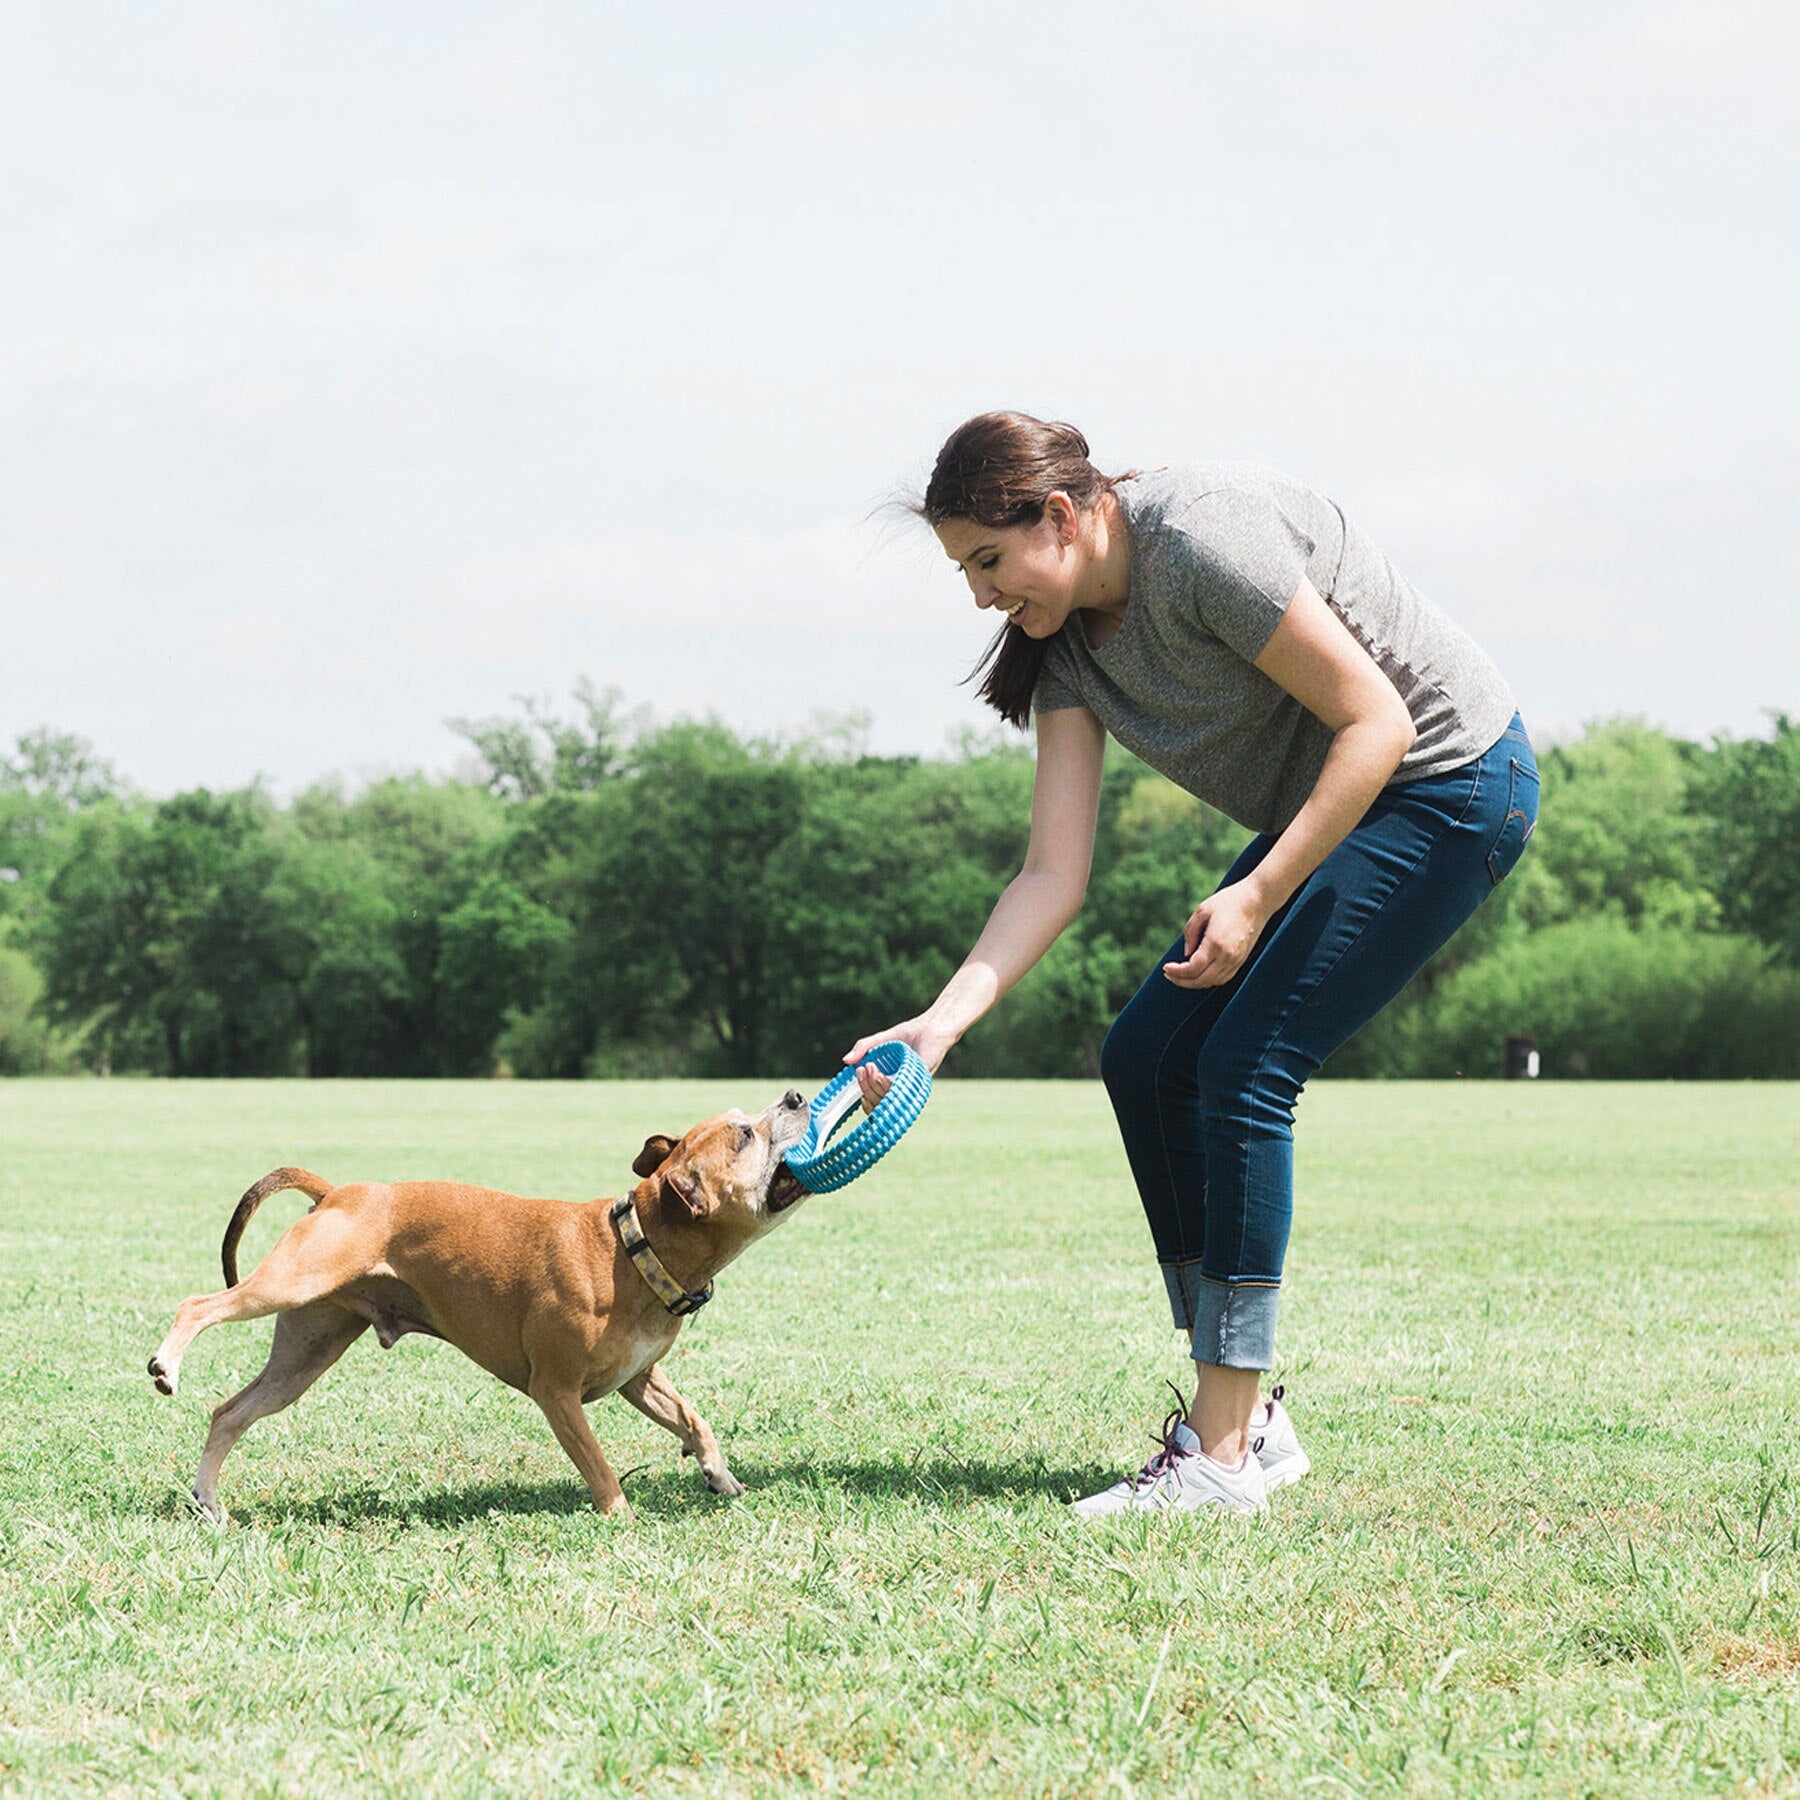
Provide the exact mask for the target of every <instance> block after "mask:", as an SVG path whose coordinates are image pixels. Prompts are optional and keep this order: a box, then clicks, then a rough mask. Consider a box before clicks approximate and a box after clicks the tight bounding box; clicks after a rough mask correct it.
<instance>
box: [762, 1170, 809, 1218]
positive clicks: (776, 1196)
mask: <svg viewBox="0 0 1800 1800" xmlns="http://www.w3.org/2000/svg"><path fill="white" fill-rule="evenodd" d="M805 1198H806V1189H805V1188H803V1187H802V1186H801V1185H800V1178H799V1176H797V1175H796V1174H795V1173H794V1171H793V1170H792V1169H790V1168H789V1167H788V1166H787V1164H786V1163H777V1164H776V1165H775V1179H774V1180H773V1181H771V1182H770V1183H769V1198H768V1202H767V1204H768V1209H769V1211H770V1212H772V1213H778V1212H786V1211H787V1209H788V1208H789V1207H790V1206H792V1205H793V1204H794V1202H795V1201H796V1200H804V1199H805Z"/></svg>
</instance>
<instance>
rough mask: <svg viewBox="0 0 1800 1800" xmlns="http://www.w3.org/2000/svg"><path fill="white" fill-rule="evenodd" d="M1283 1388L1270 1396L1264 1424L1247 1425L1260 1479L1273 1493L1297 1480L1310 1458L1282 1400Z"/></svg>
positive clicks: (1310, 1461) (1308, 1466) (1308, 1464)
mask: <svg viewBox="0 0 1800 1800" xmlns="http://www.w3.org/2000/svg"><path fill="white" fill-rule="evenodd" d="M1284 1391H1285V1390H1284V1389H1282V1388H1276V1390H1275V1391H1274V1392H1273V1393H1272V1394H1271V1395H1270V1396H1269V1417H1268V1421H1267V1423H1266V1424H1262V1425H1255V1424H1253V1425H1252V1426H1251V1427H1250V1438H1251V1442H1252V1443H1254V1444H1255V1446H1256V1460H1257V1461H1258V1462H1259V1463H1261V1464H1262V1472H1263V1483H1264V1485H1265V1486H1266V1487H1267V1489H1268V1491H1269V1492H1270V1493H1271V1494H1272V1493H1274V1491H1275V1490H1276V1489H1277V1488H1282V1487H1286V1486H1287V1485H1288V1483H1289V1482H1291V1481H1298V1480H1299V1479H1300V1477H1301V1476H1302V1475H1304V1474H1305V1473H1306V1471H1307V1470H1308V1469H1310V1468H1311V1467H1312V1458H1311V1457H1310V1456H1308V1455H1307V1454H1306V1452H1305V1451H1304V1450H1302V1449H1301V1448H1300V1437H1299V1434H1298V1433H1297V1432H1296V1431H1295V1430H1294V1421H1293V1419H1292V1417H1291V1416H1290V1415H1289V1413H1288V1409H1287V1408H1286V1407H1285V1406H1283V1405H1282V1404H1281V1396H1282V1394H1283V1392H1284Z"/></svg>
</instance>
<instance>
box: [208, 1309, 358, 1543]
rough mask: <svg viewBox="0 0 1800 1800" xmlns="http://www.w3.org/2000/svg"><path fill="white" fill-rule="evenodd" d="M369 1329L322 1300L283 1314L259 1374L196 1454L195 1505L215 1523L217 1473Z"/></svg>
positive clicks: (219, 1415) (222, 1410)
mask: <svg viewBox="0 0 1800 1800" xmlns="http://www.w3.org/2000/svg"><path fill="white" fill-rule="evenodd" d="M368 1329H369V1323H368V1321H367V1320H366V1319H359V1318H358V1317H357V1316H356V1314H355V1313H350V1312H346V1311H345V1310H344V1309H343V1308H342V1307H341V1306H334V1305H332V1304H331V1302H330V1301H327V1300H322V1301H319V1302H317V1303H316V1304H314V1305H312V1306H302V1307H298V1308H296V1309H295V1310H294V1311H293V1312H285V1313H283V1314H282V1315H281V1317H280V1318H279V1319H277V1320H276V1321H275V1341H274V1342H273V1343H272V1344H271V1345H270V1346H269V1360H268V1361H267V1362H266V1363H264V1364H263V1368H262V1373H261V1374H260V1375H258V1376H257V1378H256V1379H255V1380H254V1381H253V1382H251V1383H250V1385H249V1386H248V1387H246V1388H244V1389H242V1390H241V1391H240V1392H238V1393H235V1394H233V1395H232V1396H231V1398H230V1399H229V1400H227V1401H225V1402H224V1403H223V1404H222V1405H221V1406H219V1407H218V1408H217V1409H216V1410H215V1411H214V1413H213V1416H212V1430H211V1431H209V1432H208V1433H207V1434H206V1448H205V1449H204V1450H203V1451H201V1453H200V1472H199V1474H198V1475H196V1476H195V1477H194V1499H195V1500H196V1501H197V1502H198V1503H199V1505H200V1508H201V1510H202V1511H203V1512H206V1513H208V1514H209V1515H210V1516H211V1517H213V1518H215V1519H222V1518H223V1517H224V1516H225V1515H224V1514H223V1512H221V1511H220V1508H219V1492H218V1483H219V1467H220V1465H221V1464H222V1463H223V1462H224V1461H225V1458H226V1457H228V1456H229V1455H230V1454H231V1451H232V1446H233V1445H235V1444H236V1443H237V1441H238V1439H239V1438H241V1437H242V1436H243V1435H244V1433H245V1432H246V1431H248V1430H249V1429H250V1427H251V1426H252V1425H254V1424H255V1423H256V1421H257V1420H258V1419H266V1418H267V1417H268V1416H269V1414H270V1413H277V1412H280V1411H281V1409H282V1408H283V1407H284V1406H292V1405H293V1404H294V1402H295V1401H296V1400H298V1399H299V1398H300V1396H301V1395H302V1394H304V1393H305V1392H306V1390H307V1389H308V1388H309V1387H311V1386H312V1384H313V1383H314V1382H315V1381H317V1380H318V1379H319V1377H320V1376H321V1375H323V1374H324V1373H325V1371H326V1370H327V1369H329V1368H330V1367H331V1365H332V1364H333V1363H334V1362H336V1361H337V1359H338V1358H339V1357H340V1356H342V1355H343V1354H344V1352H345V1351H346V1350H348V1349H349V1348H350V1346H351V1345H352V1344H353V1343H355V1342H356V1340H357V1339H358V1338H359V1337H361V1336H362V1334H363V1333H364V1332H365V1331H367V1330H368Z"/></svg>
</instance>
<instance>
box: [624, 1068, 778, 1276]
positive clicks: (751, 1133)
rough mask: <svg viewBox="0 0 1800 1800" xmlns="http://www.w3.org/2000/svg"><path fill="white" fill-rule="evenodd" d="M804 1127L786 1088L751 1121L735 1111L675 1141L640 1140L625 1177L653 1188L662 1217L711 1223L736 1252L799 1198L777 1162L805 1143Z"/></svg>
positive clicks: (707, 1121)
mask: <svg viewBox="0 0 1800 1800" xmlns="http://www.w3.org/2000/svg"><path fill="white" fill-rule="evenodd" d="M806 1122H807V1105H806V1097H805V1095H803V1094H802V1093H800V1091H799V1090H798V1089H796V1088H790V1089H789V1090H788V1092H787V1093H785V1094H783V1095H782V1097H781V1098H780V1099H779V1100H777V1101H776V1102H775V1104H774V1105H773V1106H771V1107H769V1108H767V1109H766V1110H765V1111H763V1112H760V1113H758V1114H757V1115H756V1116H755V1117H754V1118H751V1117H750V1116H749V1115H748V1114H745V1113H741V1112H739V1111H738V1110H737V1109H736V1108H735V1107H734V1108H733V1109H732V1110H731V1111H730V1112H725V1113H720V1114H719V1115H718V1116H717V1117H716V1118H712V1119H704V1120H702V1121H701V1123H700V1124H698V1125H696V1126H695V1127H694V1128H693V1130H692V1131H690V1132H688V1133H687V1134H686V1135H685V1136H683V1137H680V1138H671V1137H669V1136H668V1135H667V1134H666V1133H663V1132H656V1133H654V1134H653V1135H652V1136H650V1137H647V1138H646V1139H645V1140H644V1147H643V1149H642V1150H640V1151H639V1152H638V1155H637V1160H636V1161H635V1162H634V1163H633V1164H632V1165H631V1167H632V1171H633V1173H635V1174H637V1175H640V1176H642V1177H643V1178H644V1179H645V1180H651V1179H654V1180H655V1182H656V1183H657V1185H658V1188H659V1190H660V1192H661V1196H662V1205H663V1209H664V1216H665V1217H667V1218H668V1219H670V1220H671V1221H677V1220H679V1221H692V1222H695V1223H700V1222H707V1221H710V1222H713V1223H715V1224H717V1225H718V1226H720V1227H721V1228H723V1229H724V1230H725V1231H726V1232H727V1234H728V1235H729V1236H731V1237H733V1238H736V1239H738V1240H739V1244H740V1247H741V1245H742V1244H747V1243H749V1242H750V1241H751V1240H752V1239H753V1238H758V1237H760V1236H761V1235H762V1234H763V1233H764V1232H765V1231H767V1230H768V1229H769V1228H770V1226H772V1225H773V1224H774V1223H775V1221H776V1220H777V1219H778V1218H779V1217H780V1216H781V1215H782V1214H783V1213H784V1212H786V1211H787V1209H788V1208H789V1207H790V1206H792V1205H793V1204H794V1203H795V1202H796V1201H797V1200H803V1199H804V1198H805V1197H806V1189H805V1188H803V1187H802V1186H801V1185H800V1183H799V1182H798V1181H796V1180H795V1179H794V1176H793V1174H792V1172H791V1171H790V1170H789V1168H788V1166H787V1164H786V1163H784V1162H783V1161H782V1160H781V1158H782V1153H783V1152H784V1151H787V1150H791V1149H792V1148H793V1147H794V1145H796V1144H797V1143H799V1141H800V1140H801V1139H802V1138H803V1137H805V1135H806Z"/></svg>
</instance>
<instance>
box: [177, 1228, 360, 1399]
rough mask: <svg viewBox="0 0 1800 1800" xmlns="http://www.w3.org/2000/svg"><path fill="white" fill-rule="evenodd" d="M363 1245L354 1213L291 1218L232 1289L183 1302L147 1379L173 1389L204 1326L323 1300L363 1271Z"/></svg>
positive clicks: (259, 1316) (260, 1317) (291, 1309)
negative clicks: (271, 1247)
mask: <svg viewBox="0 0 1800 1800" xmlns="http://www.w3.org/2000/svg"><path fill="white" fill-rule="evenodd" d="M368 1247H369V1234H368V1232H367V1229H366V1227H364V1226H363V1225H362V1223H361V1222H360V1221H359V1220H358V1219H357V1218H356V1217H355V1215H354V1214H350V1213H346V1212H341V1211H337V1210H335V1209H331V1208H327V1209H326V1210H324V1211H321V1212H312V1213H308V1214H307V1215H306V1217H305V1218H303V1219H299V1220H296V1221H295V1223H294V1224H292V1225H290V1226H289V1227H288V1228H287V1230H286V1231H284V1232H283V1233H282V1234H281V1236H280V1238H279V1239H278V1240H277V1241H276V1244H275V1247H274V1248H273V1249H272V1250H270V1252H269V1254H268V1255H267V1256H265V1257H264V1258H263V1259H262V1261H261V1262H260V1263H258V1264H257V1266H256V1268H255V1270H254V1271H253V1272H252V1273H251V1274H250V1275H248V1276H247V1277H245V1279H244V1280H242V1281H240V1282H239V1283H238V1284H237V1286H236V1287H231V1288H226V1289H224V1290H223V1291H222V1292H220V1293H217V1294H199V1295H196V1296H195V1297H194V1298H193V1299H191V1300H184V1301H182V1303H181V1305H180V1306H179V1307H177V1308H176V1311H175V1323H174V1324H173V1325H171V1326H170V1327H169V1335H168V1336H167V1337H166V1338H164V1339H163V1341H162V1344H161V1346H160V1348H159V1349H158V1350H157V1352H156V1354H155V1355H154V1356H153V1357H151V1359H150V1379H151V1380H152V1381H153V1382H155V1383H156V1386H157V1389H158V1391H159V1392H161V1393H164V1394H172V1393H174V1392H175V1389H176V1386H177V1385H178V1383H179V1382H180V1379H181V1359H182V1357H183V1356H185V1355H186V1354H187V1347H188V1345H189V1344H191V1343H192V1342H193V1341H194V1339H195V1338H197V1337H198V1336H199V1335H200V1333H201V1332H203V1331H205V1330H206V1329H207V1327H208V1326H210V1325H228V1324H231V1323H233V1322H234V1321H236V1320H239V1319H262V1318H266V1317H267V1316H268V1315H269V1314H270V1313H276V1312H291V1311H293V1310H294V1308H296V1307H300V1306H307V1305H310V1304H311V1302H313V1301H314V1300H322V1299H324V1297H325V1296H326V1295H327V1294H330V1293H333V1292H335V1291H336V1290H337V1289H338V1288H340V1287H343V1286H344V1285H345V1284H346V1283H347V1282H350V1281H353V1280H354V1279H355V1278H356V1277H357V1276H358V1275H360V1274H361V1273H362V1272H363V1270H364V1268H365V1267H366V1266H367V1263H366V1257H365V1252H366V1251H367V1250H368Z"/></svg>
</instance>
